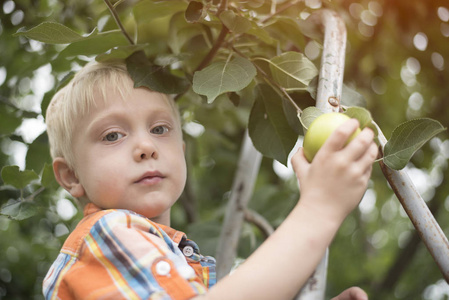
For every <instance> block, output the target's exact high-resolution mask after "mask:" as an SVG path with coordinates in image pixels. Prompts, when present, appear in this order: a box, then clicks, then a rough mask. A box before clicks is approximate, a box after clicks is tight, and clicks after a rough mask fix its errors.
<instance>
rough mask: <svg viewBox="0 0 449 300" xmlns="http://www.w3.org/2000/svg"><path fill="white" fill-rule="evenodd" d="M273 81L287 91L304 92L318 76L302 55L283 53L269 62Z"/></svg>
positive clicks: (309, 62)
mask: <svg viewBox="0 0 449 300" xmlns="http://www.w3.org/2000/svg"><path fill="white" fill-rule="evenodd" d="M270 62H271V63H270V70H271V73H272V75H273V79H274V80H276V82H277V83H279V84H280V85H281V86H282V87H284V88H285V89H287V90H291V91H293V90H305V89H307V86H308V85H309V83H310V81H311V80H312V79H313V78H314V77H315V76H316V75H317V74H318V69H317V68H316V67H315V65H314V64H313V62H311V61H310V60H309V59H308V58H307V57H305V56H304V54H302V53H299V52H285V53H283V54H281V55H279V56H276V57H274V58H272V59H271V61H270Z"/></svg>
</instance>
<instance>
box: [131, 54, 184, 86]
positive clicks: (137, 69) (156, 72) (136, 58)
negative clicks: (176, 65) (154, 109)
mask: <svg viewBox="0 0 449 300" xmlns="http://www.w3.org/2000/svg"><path fill="white" fill-rule="evenodd" d="M126 66H127V69H128V72H129V74H130V75H131V78H132V79H133V81H134V87H141V86H145V87H147V88H149V89H150V90H153V91H156V92H160V93H163V94H180V93H182V92H184V91H185V90H186V89H187V88H188V86H189V83H188V81H187V80H185V79H183V78H180V77H176V76H174V75H172V74H171V73H170V70H168V68H167V67H162V66H156V65H152V64H151V63H150V61H149V60H148V59H147V57H146V56H145V53H144V52H142V51H139V52H136V53H134V54H133V55H131V56H130V57H128V58H127V59H126Z"/></svg>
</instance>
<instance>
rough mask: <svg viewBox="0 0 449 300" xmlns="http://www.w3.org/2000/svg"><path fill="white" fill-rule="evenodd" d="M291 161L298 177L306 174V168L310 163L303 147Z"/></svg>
mask: <svg viewBox="0 0 449 300" xmlns="http://www.w3.org/2000/svg"><path fill="white" fill-rule="evenodd" d="M291 162H292V167H293V171H295V174H296V176H297V177H298V178H300V177H302V174H304V172H305V170H306V169H307V168H308V167H309V165H310V164H309V162H308V161H307V159H306V157H305V156H304V149H303V148H299V149H298V151H297V152H296V153H295V154H294V155H293V157H292V159H291Z"/></svg>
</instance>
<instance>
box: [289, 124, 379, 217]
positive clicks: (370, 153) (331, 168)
mask: <svg viewBox="0 0 449 300" xmlns="http://www.w3.org/2000/svg"><path fill="white" fill-rule="evenodd" d="M358 126H359V123H358V121H357V120H355V119H351V120H348V121H347V122H345V123H344V124H343V125H341V126H340V127H339V128H337V129H336V130H335V131H334V132H333V133H332V135H331V136H330V137H329V138H328V139H327V141H326V142H325V143H324V145H323V146H322V148H321V149H320V150H319V151H318V153H317V154H316V156H315V158H314V159H313V161H312V163H309V162H308V161H307V159H306V158H305V156H304V153H303V149H302V148H301V149H300V150H299V151H298V153H296V154H295V155H294V156H293V158H292V165H293V169H294V170H295V173H296V176H297V177H298V179H299V182H300V188H301V200H304V201H308V202H309V204H311V205H314V206H315V207H316V208H318V209H319V211H320V213H321V214H327V215H324V217H332V218H334V220H338V221H342V220H343V219H344V218H345V217H346V215H347V214H349V212H351V211H352V210H353V209H354V208H355V206H356V205H357V204H358V203H359V202H360V200H361V198H362V195H363V194H364V192H365V190H366V186H367V184H368V180H369V178H370V176H371V170H372V164H373V162H374V160H375V159H376V157H377V152H378V150H377V145H376V144H375V143H374V142H373V139H374V133H373V131H372V130H371V129H369V128H365V129H364V130H362V132H361V133H360V134H359V135H358V136H357V137H356V138H355V139H354V140H352V141H351V142H350V143H349V144H348V145H347V146H346V147H345V146H344V145H345V143H346V141H347V140H348V138H349V137H350V136H351V134H352V133H353V132H354V131H355V130H356V129H357V128H358ZM335 218H336V219H335Z"/></svg>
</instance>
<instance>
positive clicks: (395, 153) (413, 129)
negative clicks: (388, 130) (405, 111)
mask: <svg viewBox="0 0 449 300" xmlns="http://www.w3.org/2000/svg"><path fill="white" fill-rule="evenodd" d="M444 130H446V128H444V127H443V125H441V123H440V122H438V121H436V120H433V119H428V118H423V119H415V120H411V121H407V122H404V123H402V124H400V125H399V126H398V127H396V128H395V129H394V130H393V133H392V135H391V139H390V140H389V141H388V142H387V144H386V145H385V148H384V159H383V160H384V163H385V164H386V165H387V166H388V167H389V168H391V169H394V170H400V169H402V168H404V167H405V166H406V165H407V163H408V162H409V161H410V159H411V158H412V156H413V154H414V153H415V152H416V151H417V150H418V149H419V148H421V147H422V146H423V145H424V144H425V143H426V142H427V141H429V140H430V139H431V138H433V137H434V136H436V135H437V134H439V133H440V132H442V131H444Z"/></svg>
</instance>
